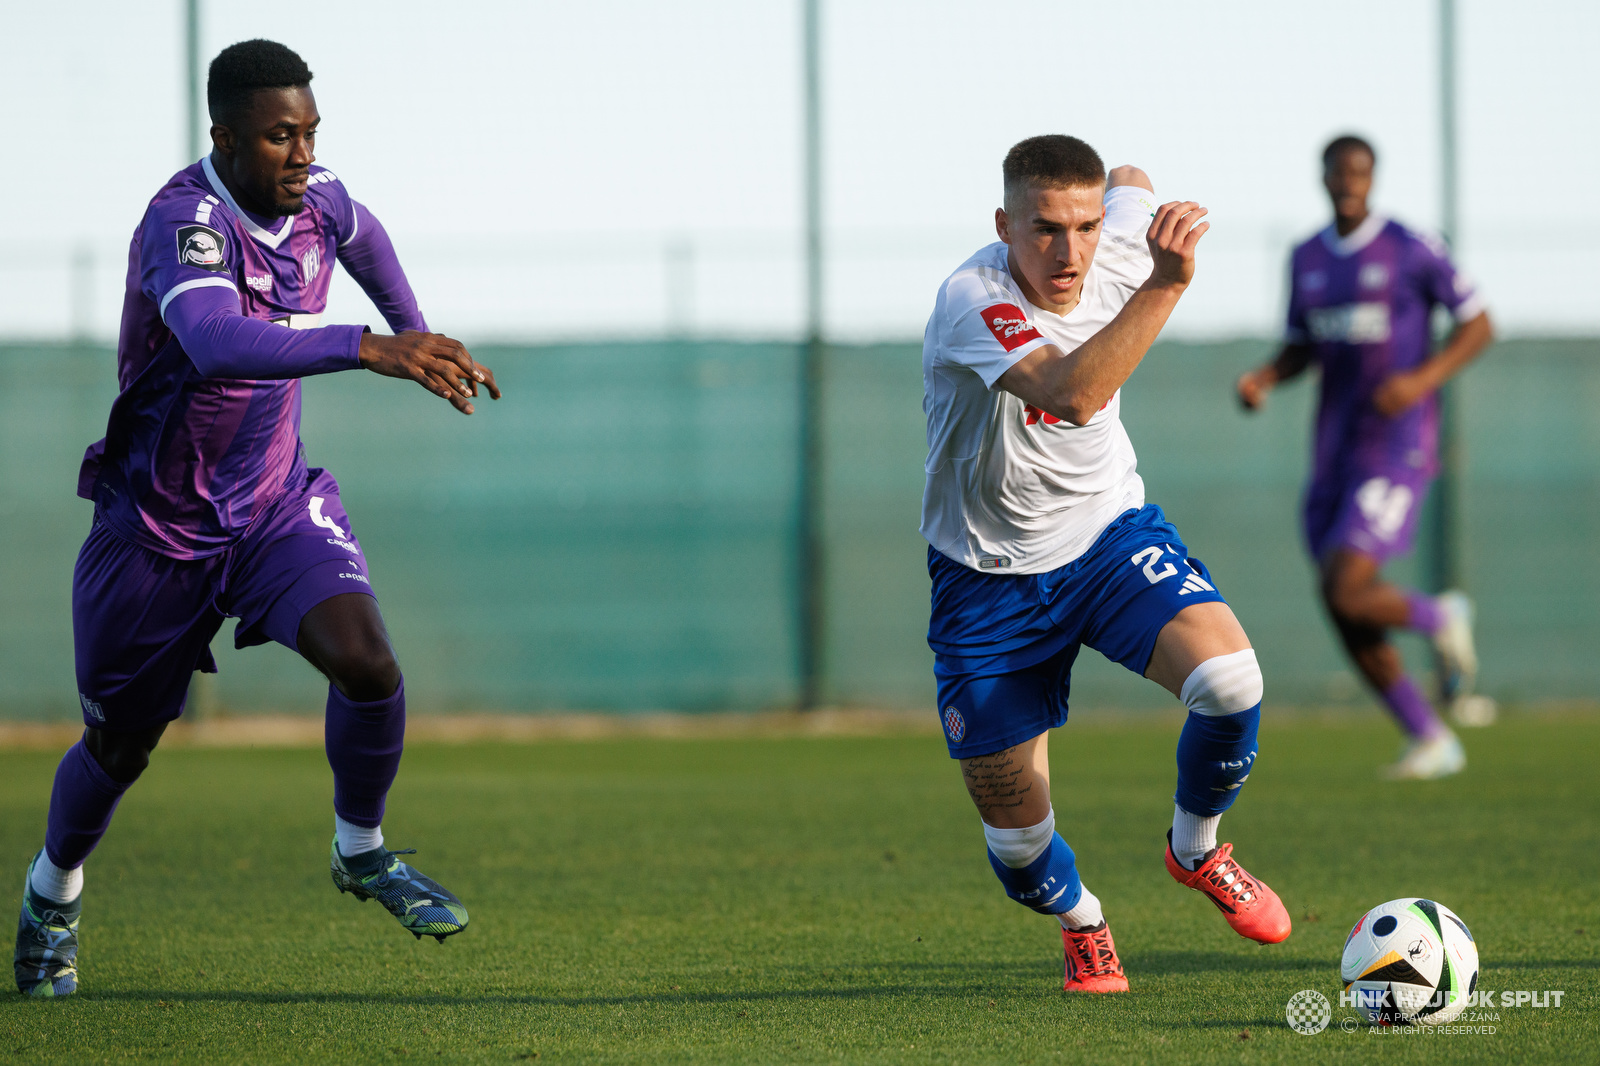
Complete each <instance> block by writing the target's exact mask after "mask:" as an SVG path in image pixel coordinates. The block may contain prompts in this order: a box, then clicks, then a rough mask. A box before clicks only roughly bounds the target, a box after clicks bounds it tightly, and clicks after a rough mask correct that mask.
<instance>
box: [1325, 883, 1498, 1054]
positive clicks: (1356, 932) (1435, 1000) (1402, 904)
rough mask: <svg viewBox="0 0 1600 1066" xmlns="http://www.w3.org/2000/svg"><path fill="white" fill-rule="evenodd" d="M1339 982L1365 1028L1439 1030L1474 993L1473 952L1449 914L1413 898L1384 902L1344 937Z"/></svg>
mask: <svg viewBox="0 0 1600 1066" xmlns="http://www.w3.org/2000/svg"><path fill="white" fill-rule="evenodd" d="M1339 976H1340V977H1341V978H1342V979H1343V980H1344V987H1345V991H1347V992H1351V993H1354V995H1355V1006H1356V1009H1357V1010H1359V1011H1361V1013H1362V1014H1364V1015H1365V1016H1366V1018H1367V1020H1368V1021H1372V1022H1377V1023H1378V1024H1380V1025H1395V1024H1401V1025H1442V1024H1444V1023H1445V1022H1448V1021H1451V1020H1453V1019H1454V1018H1455V1017H1456V1016H1457V1015H1459V1014H1460V1013H1461V1012H1462V1011H1463V1010H1465V1009H1466V1006H1467V1004H1468V1003H1469V1002H1471V1000H1472V993H1473V991H1474V990H1475V989H1476V988H1477V987H1478V945H1477V944H1476V943H1475V942H1474V941H1473V939H1472V933H1470V932H1469V931H1468V930H1467V923H1465V922H1463V921H1462V920H1461V919H1460V918H1458V917H1456V913H1455V912H1454V911H1452V910H1451V909H1450V908H1449V907H1446V906H1444V905H1443V904H1441V903H1435V902H1434V901H1433V900H1431V899H1417V898H1416V897H1414V896H1409V897H1407V898H1405V899H1395V900H1390V901H1389V902H1388V903H1384V904H1380V905H1379V906H1376V907H1374V908H1372V909H1371V910H1370V911H1368V912H1367V913H1366V914H1363V915H1362V916H1361V920H1360V921H1358V922H1356V924H1355V928H1353V929H1351V930H1350V935H1349V936H1348V937H1346V938H1345V941H1344V958H1343V959H1342V960H1341V963H1340V966H1339Z"/></svg>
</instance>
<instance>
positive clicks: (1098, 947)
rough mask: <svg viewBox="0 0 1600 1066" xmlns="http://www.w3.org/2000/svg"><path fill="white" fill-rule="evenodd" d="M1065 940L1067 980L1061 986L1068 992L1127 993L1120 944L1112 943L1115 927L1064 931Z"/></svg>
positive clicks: (1062, 937) (1062, 932) (1062, 935)
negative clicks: (1112, 930) (1076, 931)
mask: <svg viewBox="0 0 1600 1066" xmlns="http://www.w3.org/2000/svg"><path fill="white" fill-rule="evenodd" d="M1061 943H1062V944H1064V945H1066V949H1067V979H1066V981H1065V982H1063V983H1062V985H1061V987H1062V988H1063V989H1064V990H1065V991H1068V992H1126V991H1127V990H1128V978H1127V976H1126V975H1125V974H1123V972H1122V961H1121V960H1120V959H1118V958H1117V945H1116V944H1114V943H1112V942H1111V927H1110V926H1108V925H1106V924H1105V923H1104V922H1102V923H1101V924H1100V928H1098V929H1091V930H1089V931H1088V932H1084V933H1075V932H1073V931H1072V930H1071V929H1065V928H1063V929H1062V930H1061Z"/></svg>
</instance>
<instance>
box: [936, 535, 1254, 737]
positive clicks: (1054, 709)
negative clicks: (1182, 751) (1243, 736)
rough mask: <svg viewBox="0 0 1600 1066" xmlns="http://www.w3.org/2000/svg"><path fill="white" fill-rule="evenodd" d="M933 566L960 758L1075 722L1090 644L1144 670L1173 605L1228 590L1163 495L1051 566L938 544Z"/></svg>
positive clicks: (946, 693)
mask: <svg viewBox="0 0 1600 1066" xmlns="http://www.w3.org/2000/svg"><path fill="white" fill-rule="evenodd" d="M928 576H929V577H930V578H932V579H933V597H932V601H933V602H932V607H933V610H932V618H931V620H930V622H929V624H928V645H929V647H931V648H932V649H933V653H934V661H933V673H934V677H935V679H936V680H937V681H938V684H939V715H940V718H941V720H942V723H943V725H944V736H945V741H946V743H948V744H949V746H950V757H951V758H953V759H963V758H967V757H969V756H974V755H989V754H992V753H993V752H997V751H1001V750H1003V749H1005V748H1009V747H1011V746H1012V745H1013V744H1020V743H1021V742H1023V741H1024V740H1028V739H1030V738H1032V737H1036V736H1038V735H1039V734H1040V733H1043V732H1045V731H1047V730H1050V729H1054V728H1055V727H1056V726H1059V725H1061V724H1062V723H1064V722H1065V721H1066V720H1067V696H1068V693H1069V692H1070V690H1071V683H1072V664H1073V661H1074V660H1076V659H1077V657H1078V648H1079V647H1080V646H1081V645H1084V644H1087V645H1088V646H1089V647H1091V648H1093V649H1094V650H1095V651H1098V652H1099V653H1100V654H1101V655H1104V656H1105V657H1106V658H1107V659H1110V660H1111V661H1113V662H1118V663H1121V664H1122V665H1123V666H1126V667H1127V668H1128V669H1129V670H1132V671H1133V672H1134V673H1136V674H1138V675H1140V676H1141V677H1142V676H1144V672H1145V669H1146V668H1147V667H1148V666H1149V664H1150V655H1151V653H1152V652H1153V651H1154V650H1155V646H1156V638H1157V637H1158V636H1159V635H1160V634H1161V629H1162V627H1163V626H1165V625H1166V624H1167V623H1168V622H1170V621H1171V620H1172V618H1173V616H1174V615H1176V614H1177V613H1178V612H1179V611H1181V610H1183V609H1184V608H1185V607H1188V606H1190V605H1192V604H1196V603H1222V602H1225V601H1224V600H1223V598H1222V594H1221V593H1219V592H1218V591H1217V590H1216V587H1215V584H1214V582H1213V581H1212V580H1211V572H1210V571H1209V570H1207V569H1206V566H1205V564H1204V563H1202V562H1201V561H1200V560H1199V559H1195V558H1193V557H1191V556H1190V555H1189V549H1188V548H1187V547H1186V546H1185V545H1184V543H1183V538H1182V537H1180V536H1178V531H1177V529H1176V528H1174V527H1173V525H1172V523H1171V522H1168V521H1167V517H1166V515H1164V514H1162V513H1161V508H1159V507H1156V506H1146V507H1143V508H1140V509H1139V510H1129V511H1125V512H1123V514H1122V515H1121V516H1120V517H1119V518H1117V520H1116V521H1114V522H1112V523H1111V525H1109V526H1107V527H1106V529H1105V531H1104V532H1103V533H1101V534H1100V537H1099V539H1097V540H1096V541H1095V542H1094V545H1093V547H1091V548H1090V549H1089V550H1088V551H1087V552H1085V553H1084V554H1083V555H1081V556H1079V557H1078V558H1076V559H1074V560H1073V561H1072V562H1070V563H1067V564H1066V565H1065V566H1061V567H1058V568H1056V569H1055V570H1051V571H1048V572H1046V573H1043V574H992V573H981V572H979V571H977V570H974V569H972V568H971V567H968V566H963V565H962V564H960V563H958V562H955V561H954V560H952V559H950V558H949V557H948V556H946V555H944V554H943V553H941V552H939V551H936V550H934V549H933V548H931V547H930V548H929V549H928Z"/></svg>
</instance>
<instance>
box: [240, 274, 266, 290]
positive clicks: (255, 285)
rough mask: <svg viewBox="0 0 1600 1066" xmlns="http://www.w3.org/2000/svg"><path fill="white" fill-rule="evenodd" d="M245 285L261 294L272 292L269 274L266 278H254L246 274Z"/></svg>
mask: <svg viewBox="0 0 1600 1066" xmlns="http://www.w3.org/2000/svg"><path fill="white" fill-rule="evenodd" d="M244 283H245V284H246V285H248V286H250V287H251V288H252V289H254V290H256V291H257V292H260V293H268V292H271V291H272V275H271V274H268V275H267V276H266V277H264V278H252V277H251V276H250V275H249V274H246V275H245V276H244Z"/></svg>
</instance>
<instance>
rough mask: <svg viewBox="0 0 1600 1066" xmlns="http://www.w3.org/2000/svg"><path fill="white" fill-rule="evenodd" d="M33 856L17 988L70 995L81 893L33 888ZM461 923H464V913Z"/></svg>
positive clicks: (73, 989) (74, 978) (75, 976)
mask: <svg viewBox="0 0 1600 1066" xmlns="http://www.w3.org/2000/svg"><path fill="white" fill-rule="evenodd" d="M38 861H39V857H38V856H37V855H35V856H34V858H33V862H30V863H28V880H27V881H25V882H24V883H23V886H22V914H21V916H20V917H19V918H18V919H17V953H16V956H15V959H14V966H15V969H16V973H17V991H19V992H21V993H22V994H23V995H25V996H40V997H44V996H70V995H72V993H74V992H76V991H77V990H78V918H79V917H80V916H81V915H82V914H83V896H82V895H79V896H78V898H77V899H75V900H73V901H72V902H71V903H56V902H55V901H53V900H48V899H45V898H44V897H43V896H41V895H39V894H38V893H37V892H35V891H34V890H33V863H34V862H38ZM462 924H463V925H465V924H466V918H465V915H464V914H463V917H462Z"/></svg>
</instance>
